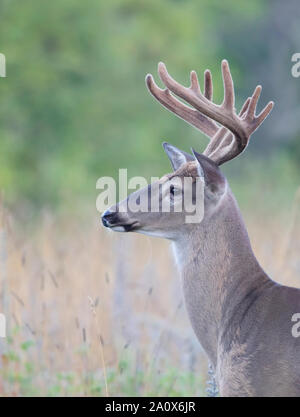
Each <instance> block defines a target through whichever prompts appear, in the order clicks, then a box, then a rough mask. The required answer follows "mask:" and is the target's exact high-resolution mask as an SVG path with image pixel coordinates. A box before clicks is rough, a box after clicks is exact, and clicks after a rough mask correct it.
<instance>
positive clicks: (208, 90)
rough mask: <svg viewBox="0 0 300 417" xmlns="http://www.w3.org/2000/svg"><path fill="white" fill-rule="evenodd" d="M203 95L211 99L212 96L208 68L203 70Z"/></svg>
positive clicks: (211, 84)
mask: <svg viewBox="0 0 300 417" xmlns="http://www.w3.org/2000/svg"><path fill="white" fill-rule="evenodd" d="M204 96H205V97H206V98H207V100H209V101H211V100H212V97H213V83H212V76H211V72H210V71H209V70H206V71H205V72H204Z"/></svg>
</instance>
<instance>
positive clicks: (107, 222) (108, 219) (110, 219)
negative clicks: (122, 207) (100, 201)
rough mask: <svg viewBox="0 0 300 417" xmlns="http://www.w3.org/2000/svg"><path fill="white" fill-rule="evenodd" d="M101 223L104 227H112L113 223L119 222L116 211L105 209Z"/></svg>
mask: <svg viewBox="0 0 300 417" xmlns="http://www.w3.org/2000/svg"><path fill="white" fill-rule="evenodd" d="M101 219H102V223H103V226H105V227H112V226H113V225H114V224H115V223H119V218H118V213H116V212H111V211H110V210H106V211H105V212H104V213H103V214H102V216H101Z"/></svg>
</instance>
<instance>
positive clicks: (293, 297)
mask: <svg viewBox="0 0 300 417" xmlns="http://www.w3.org/2000/svg"><path fill="white" fill-rule="evenodd" d="M221 71H222V78H223V86H224V99H223V102H222V104H220V105H219V104H215V103H214V102H213V101H212V98H213V82H212V75H211V72H210V71H209V70H206V71H205V72H204V83H203V84H204V88H203V89H202V90H201V88H200V83H199V79H198V76H197V74H196V72H195V71H192V72H191V74H190V86H189V87H185V86H183V85H182V84H180V83H178V82H177V81H176V80H175V79H173V78H172V77H171V76H170V75H169V73H168V71H167V68H166V66H165V64H163V63H159V65H158V74H159V76H160V79H161V81H162V82H163V84H164V86H165V88H163V89H161V88H160V87H159V86H158V85H157V84H156V83H155V81H154V78H153V76H152V75H151V74H148V75H147V76H146V85H147V87H148V90H149V92H150V93H151V94H152V96H153V97H154V98H155V99H156V100H157V101H158V102H159V103H160V104H161V105H162V106H164V107H165V108H166V109H168V110H169V111H171V112H172V113H174V114H175V115H176V116H178V117H180V118H181V119H183V120H184V121H185V122H187V123H189V124H190V125H192V126H193V127H195V128H196V129H198V130H199V131H201V132H202V133H204V134H205V135H206V136H208V138H209V139H210V140H209V143H208V145H207V147H206V149H205V150H204V152H203V153H198V152H196V151H195V150H193V149H192V153H191V154H189V153H187V152H185V151H182V150H180V149H178V148H177V147H175V146H173V145H171V144H169V143H166V142H165V143H163V147H164V150H165V152H166V154H167V156H168V158H169V159H170V162H171V166H172V173H170V174H166V175H164V176H163V177H162V178H160V179H158V180H157V182H158V183H159V185H161V186H162V187H165V188H169V189H170V192H169V193H161V195H160V199H161V200H163V199H166V198H168V199H169V200H170V204H171V205H172V201H173V202H174V201H175V200H176V198H177V197H176V196H177V195H178V194H182V193H184V192H186V190H185V189H183V188H182V187H180V183H176V185H175V186H174V185H172V179H173V178H174V177H176V178H179V179H181V181H182V180H183V179H184V178H186V177H190V178H192V180H193V181H195V180H196V179H197V178H202V179H203V183H204V191H203V199H204V200H203V205H204V214H203V218H202V219H201V221H199V222H198V223H187V222H186V221H185V218H186V217H185V213H184V210H183V212H181V213H180V212H175V211H169V212H162V211H161V210H158V211H156V212H151V211H150V212H136V211H135V212H133V211H131V210H130V209H129V208H128V198H129V197H130V196H128V198H127V199H125V200H123V201H121V202H119V203H117V204H115V205H113V206H112V207H110V208H109V209H107V210H106V211H105V212H104V213H103V214H102V222H103V225H104V226H105V227H108V228H110V229H111V230H113V231H119V232H137V233H143V234H146V235H150V236H156V237H162V238H166V239H168V240H169V241H171V244H172V246H173V252H174V256H175V261H176V264H177V267H178V270H179V273H180V276H181V282H182V288H183V295H184V300H185V306H186V310H187V314H188V316H189V319H190V322H191V325H192V328H193V331H194V333H195V335H196V337H197V339H198V341H199V342H200V344H201V346H202V348H203V350H204V351H205V353H206V356H207V358H208V361H209V363H211V365H212V367H213V370H214V373H215V379H216V383H217V387H218V391H219V394H220V396H224V397H227V396H229V397H248V396H249V397H255V396H262V397H264V396H300V337H294V336H293V334H292V331H291V329H292V325H293V322H292V320H293V319H292V317H293V316H294V314H296V313H299V312H300V289H298V288H292V287H288V286H285V285H281V284H279V283H277V282H275V281H274V280H272V279H271V278H270V277H269V276H268V275H267V273H266V272H265V271H264V270H263V268H262V267H261V266H260V264H259V262H258V260H257V259H256V257H255V255H254V253H253V250H252V247H251V243H250V239H249V236H248V232H247V230H246V226H245V224H244V221H243V219H242V215H241V213H240V210H239V208H238V204H237V201H236V199H235V197H234V195H233V193H232V191H231V189H230V186H229V183H228V181H227V179H226V178H225V176H224V175H223V173H222V172H221V169H220V166H221V165H223V164H225V163H226V162H229V161H231V160H233V159H234V158H236V157H237V156H238V155H240V154H241V153H242V152H244V151H245V149H246V148H247V146H248V144H249V140H250V137H251V135H252V134H253V133H254V132H255V131H256V129H257V128H258V127H259V126H260V125H261V124H262V123H263V121H264V120H265V119H266V117H267V116H268V115H269V114H270V112H271V110H272V108H273V105H274V103H273V102H272V101H271V102H269V103H268V104H267V105H266V107H265V108H264V109H263V110H262V111H261V112H260V113H259V114H258V115H257V114H256V107H257V103H258V100H259V97H260V93H261V90H262V87H261V86H260V85H258V86H257V87H256V88H255V90H254V92H253V94H252V96H250V97H248V98H247V100H246V101H245V103H244V104H243V106H242V108H241V111H240V112H239V113H237V112H236V110H235V92H234V84H233V80H232V76H231V72H230V68H229V64H228V62H227V60H223V61H222V63H221ZM156 185H157V184H156ZM154 186H155V182H153V183H152V184H150V185H149V186H148V187H145V188H142V189H139V190H138V191H135V192H134V194H135V198H142V197H145V195H148V196H149V195H151V193H152V191H153V190H154ZM190 187H192V185H190ZM189 191H191V190H189ZM153 192H154V191H153ZM155 192H156V191H155ZM191 192H193V190H192V191H191Z"/></svg>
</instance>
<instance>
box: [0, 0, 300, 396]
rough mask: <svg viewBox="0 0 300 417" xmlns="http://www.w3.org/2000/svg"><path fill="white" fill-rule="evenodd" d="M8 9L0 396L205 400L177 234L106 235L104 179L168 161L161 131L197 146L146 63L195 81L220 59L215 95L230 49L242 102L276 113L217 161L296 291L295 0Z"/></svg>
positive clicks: (11, 1)
mask: <svg viewBox="0 0 300 417" xmlns="http://www.w3.org/2000/svg"><path fill="white" fill-rule="evenodd" d="M0 13H1V25H0V52H1V53H3V54H5V56H6V61H7V68H6V73H7V78H1V79H0V95H1V105H0V189H1V225H0V228H1V230H0V274H1V275H0V280H1V281H0V282H1V287H0V291H1V292H0V312H3V313H5V314H6V317H7V321H8V328H7V331H8V337H7V339H0V354H1V363H0V395H3V396H7V395H206V391H205V380H206V370H207V363H206V359H205V356H204V355H203V352H202V351H201V348H200V346H199V344H198V342H197V340H196V339H195V336H194V335H193V333H192V331H191V329H190V325H189V323H188V320H187V318H186V313H185V310H184V306H183V303H182V296H181V288H180V281H179V278H178V276H177V273H176V270H175V268H174V265H173V261H172V257H171V255H170V253H169V249H168V244H167V243H166V242H164V241H161V240H159V239H156V240H155V239H154V238H153V239H152V238H147V237H144V236H135V235H126V236H122V235H118V234H114V235H113V234H112V233H108V232H107V231H106V230H103V228H101V225H100V214H99V213H97V211H96V207H95V203H96V197H97V195H98V191H97V190H96V180H97V179H98V178H99V177H101V176H113V177H114V178H116V179H117V178H118V169H119V168H128V175H129V176H134V175H138V176H145V177H146V178H148V179H150V177H151V176H161V175H163V174H165V173H166V172H169V171H170V167H169V162H168V160H167V157H166V156H165V154H164V152H163V150H162V147H161V143H162V142H163V141H164V140H167V141H169V142H171V143H172V144H174V145H176V146H178V147H180V148H182V149H184V150H186V151H189V150H190V148H191V147H194V148H195V149H196V150H198V151H202V150H203V149H204V148H205V145H206V143H207V139H206V138H205V137H204V136H203V135H202V134H200V133H199V132H198V131H196V130H195V129H193V128H192V127H191V126H189V125H187V124H186V123H184V122H183V121H182V120H180V119H178V118H177V117H176V116H174V115H172V114H171V113H169V112H167V111H166V110H165V109H163V108H162V107H161V106H160V105H159V104H158V103H157V102H156V101H155V100H154V99H153V98H152V97H151V96H150V95H149V93H148V91H147V89H146V87H145V82H144V79H145V75H146V74H147V73H149V72H150V73H152V74H153V75H154V77H155V79H156V81H157V82H158V76H157V63H158V62H159V61H161V60H162V61H164V62H165V63H166V64H167V66H168V69H169V71H170V73H171V74H172V75H173V76H174V77H175V78H176V79H177V80H178V81H179V82H181V83H184V84H186V85H187V84H188V80H189V71H190V70H191V69H195V70H197V72H198V74H199V75H201V74H202V73H203V72H204V70H205V69H206V68H209V69H211V71H212V74H213V80H214V101H215V102H218V103H220V102H221V100H222V97H223V86H222V81H221V73H220V64H221V60H222V59H223V58H227V59H228V61H229V63H230V66H231V71H232V75H233V79H234V82H235V91H236V97H237V107H239V106H240V105H241V104H242V103H243V102H244V100H245V98H246V97H248V96H249V95H250V94H252V92H253V89H254V88H255V86H256V85H257V84H261V85H262V86H263V91H262V96H261V99H260V102H259V105H260V106H261V108H262V107H263V106H264V105H265V104H266V103H267V102H268V101H269V100H274V101H275V108H274V110H273V111H272V113H271V115H270V116H269V117H268V118H267V120H266V121H265V122H264V124H263V126H262V127H261V128H260V129H259V130H258V131H257V132H256V133H255V134H254V135H253V137H252V139H251V143H250V145H249V147H248V148H247V151H246V152H245V153H244V154H243V155H241V156H240V157H239V158H238V159H237V160H234V161H232V162H231V163H230V164H228V166H225V167H224V168H223V171H224V172H225V174H226V175H227V178H228V180H229V182H230V184H231V187H232V189H233V191H234V193H235V195H236V197H237V199H238V202H239V204H240V206H241V209H242V212H243V214H244V217H245V220H246V223H247V226H248V230H249V234H250V237H251V239H252V242H253V246H254V249H255V252H256V254H257V256H258V259H259V260H260V262H261V263H262V265H263V267H265V269H266V270H267V272H269V273H270V274H272V277H273V278H274V279H276V280H278V281H280V282H284V283H286V284H289V285H295V286H300V273H299V272H300V265H299V255H298V254H299V249H300V239H299V237H300V234H299V232H300V201H299V199H300V195H299V192H298V193H297V190H298V188H299V186H300V178H299V177H300V175H299V174H300V163H299V161H300V127H299V114H300V113H299V112H300V79H299V78H298V79H297V78H293V77H292V74H291V68H292V65H293V63H292V62H291V57H292V55H293V54H294V53H296V52H300V46H299V39H300V26H299V18H300V7H299V3H298V1H297V0H288V1H287V2H282V1H279V0H273V1H270V0H269V1H262V0H253V1H251V2H236V1H233V0H226V1H223V2H219V1H216V0H201V1H196V0H186V1H181V0H166V1H162V0H153V1H151V2H149V1H144V0H111V1H109V2H105V1H104V0H86V1H85V2H81V1H79V0H69V1H65V2H62V1H58V0H52V1H51V2H38V1H37V0H28V1H26V2H21V3H20V2H17V1H16V0H1V1H0ZM200 78H201V77H200ZM158 83H159V82H158ZM159 84H160V83H159ZM160 85H161V84H160Z"/></svg>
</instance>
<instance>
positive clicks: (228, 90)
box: [221, 59, 234, 113]
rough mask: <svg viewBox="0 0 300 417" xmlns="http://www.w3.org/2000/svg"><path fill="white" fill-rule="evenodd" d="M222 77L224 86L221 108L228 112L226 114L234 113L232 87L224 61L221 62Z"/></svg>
mask: <svg viewBox="0 0 300 417" xmlns="http://www.w3.org/2000/svg"><path fill="white" fill-rule="evenodd" d="M221 67H222V77H223V85H224V100H223V103H222V107H224V108H225V109H227V110H228V112H230V113H233V112H234V85H233V80H232V77H231V72H230V69H229V64H228V62H227V60H226V59H223V61H222V65H221Z"/></svg>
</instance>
